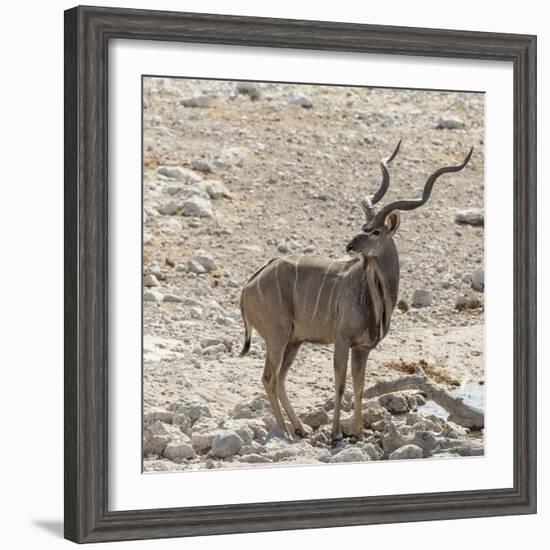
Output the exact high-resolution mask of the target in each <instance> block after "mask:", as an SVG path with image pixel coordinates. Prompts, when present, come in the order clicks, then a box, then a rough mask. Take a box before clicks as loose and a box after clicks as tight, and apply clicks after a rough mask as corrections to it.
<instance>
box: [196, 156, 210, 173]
mask: <svg viewBox="0 0 550 550" xmlns="http://www.w3.org/2000/svg"><path fill="white" fill-rule="evenodd" d="M191 166H192V168H193V170H197V172H206V173H211V172H214V167H213V166H212V164H210V163H209V162H208V161H207V160H204V159H195V160H194V161H193V164H192V165H191Z"/></svg>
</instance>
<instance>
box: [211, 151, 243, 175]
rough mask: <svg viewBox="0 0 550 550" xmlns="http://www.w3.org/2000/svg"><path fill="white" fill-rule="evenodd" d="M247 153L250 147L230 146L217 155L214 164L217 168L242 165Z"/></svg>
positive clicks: (223, 168) (225, 168)
mask: <svg viewBox="0 0 550 550" xmlns="http://www.w3.org/2000/svg"><path fill="white" fill-rule="evenodd" d="M247 155H248V149H246V148H244V147H229V148H227V149H223V150H222V151H220V152H219V153H218V154H217V155H216V157H215V158H214V161H213V166H214V168H215V169H217V170H227V169H229V168H232V167H233V166H242V165H243V161H244V159H245V158H246V156H247Z"/></svg>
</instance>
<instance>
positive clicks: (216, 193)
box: [204, 180, 231, 200]
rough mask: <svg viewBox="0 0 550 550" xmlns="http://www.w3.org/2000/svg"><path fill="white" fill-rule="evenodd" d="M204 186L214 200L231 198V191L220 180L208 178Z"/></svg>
mask: <svg viewBox="0 0 550 550" xmlns="http://www.w3.org/2000/svg"><path fill="white" fill-rule="evenodd" d="M204 188H205V190H206V192H207V193H208V196H209V197H210V198H211V199H213V200H218V199H222V198H225V199H230V198H231V193H230V192H229V189H227V187H226V186H225V184H224V183H222V182H221V181H218V180H208V181H206V182H204Z"/></svg>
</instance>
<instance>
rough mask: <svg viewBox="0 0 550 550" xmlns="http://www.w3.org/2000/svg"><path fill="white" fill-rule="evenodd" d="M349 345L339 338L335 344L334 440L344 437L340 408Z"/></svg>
mask: <svg viewBox="0 0 550 550" xmlns="http://www.w3.org/2000/svg"><path fill="white" fill-rule="evenodd" d="M348 358H349V345H348V344H347V342H343V341H341V340H337V341H336V343H335V344H334V418H333V420H332V432H331V437H332V442H333V443H337V442H338V441H340V440H341V439H342V425H341V424H340V410H341V408H342V396H343V395H344V389H345V387H346V373H347V370H348Z"/></svg>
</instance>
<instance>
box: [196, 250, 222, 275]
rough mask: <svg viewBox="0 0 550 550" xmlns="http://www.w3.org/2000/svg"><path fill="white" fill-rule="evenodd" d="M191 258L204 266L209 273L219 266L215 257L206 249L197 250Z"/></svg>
mask: <svg viewBox="0 0 550 550" xmlns="http://www.w3.org/2000/svg"><path fill="white" fill-rule="evenodd" d="M191 259H192V260H193V261H194V262H197V263H198V264H199V265H200V266H202V268H203V269H204V270H205V271H206V272H208V273H210V272H211V271H214V269H217V267H218V266H217V265H216V262H215V261H214V258H212V256H211V255H210V254H208V253H207V252H205V251H204V250H197V252H195V254H193V257H192V258H191Z"/></svg>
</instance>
